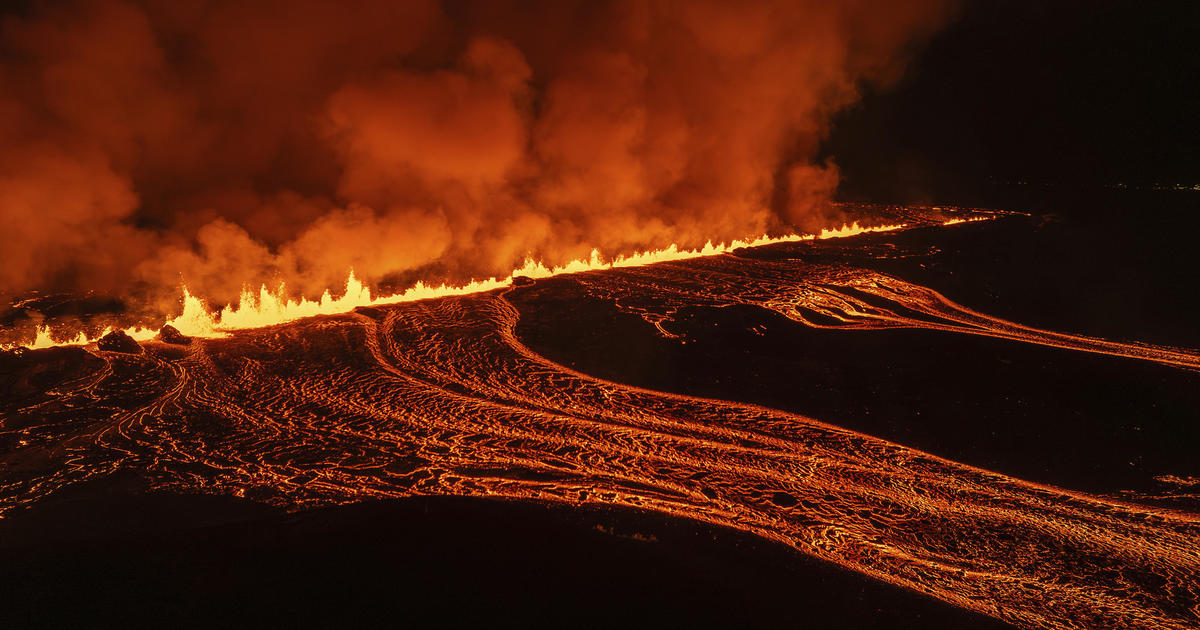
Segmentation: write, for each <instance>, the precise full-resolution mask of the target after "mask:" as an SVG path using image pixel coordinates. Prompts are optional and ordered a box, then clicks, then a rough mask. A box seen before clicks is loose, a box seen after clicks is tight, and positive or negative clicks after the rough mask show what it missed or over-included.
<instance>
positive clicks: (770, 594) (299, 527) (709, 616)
mask: <svg viewBox="0 0 1200 630" xmlns="http://www.w3.org/2000/svg"><path fill="white" fill-rule="evenodd" d="M255 511H256V510H251V509H249V508H248V506H245V505H238V504H236V503H235V502H233V501H230V500H224V501H221V500H212V499H207V500H206V499H205V498H203V497H178V496H161V495H149V496H141V497H136V498H133V497H128V498H116V497H112V496H109V497H106V498H105V499H104V500H103V501H99V500H92V501H90V502H86V503H83V502H81V503H75V504H71V505H63V506H59V507H58V508H57V509H49V508H48V509H46V510H44V512H43V513H42V514H37V513H36V512H37V511H35V513H32V514H29V515H26V516H24V517H21V518H17V519H13V523H10V524H6V525H5V526H4V527H3V528H0V537H3V539H4V540H5V543H6V544H5V545H4V548H0V566H2V567H3V569H2V570H0V589H2V592H4V594H5V601H6V602H7V603H6V605H5V606H4V607H3V609H0V620H3V622H4V626H5V627H10V628H78V627H89V628H98V627H110V628H127V627H164V626H170V627H197V628H213V627H256V628H262V627H281V628H283V627H286V628H293V627H306V628H354V627H365V628H384V627H388V628H391V627H414V626H433V627H461V626H464V625H471V626H481V627H536V628H562V627H570V628H625V627H632V628H650V627H655V628H663V627H666V628H695V627H711V628H730V627H739V628H740V627H746V628H780V627H787V628H880V629H883V628H947V629H949V628H963V627H968V626H969V627H972V628H980V629H981V630H982V629H986V628H1003V627H1009V626H1008V625H1007V624H1004V623H1002V622H999V621H996V620H992V619H989V618H987V617H983V616H981V615H978V614H975V613H971V612H968V611H965V610H962V609H959V608H956V607H952V606H948V605H945V604H943V603H941V602H938V601H937V600H934V599H932V598H929V597H925V596H922V595H919V594H916V593H913V592H911V591H907V590H904V589H899V588H896V587H892V586H890V585H886V584H883V583H881V582H876V581H874V580H869V579H864V578H862V577H860V576H858V575H855V574H854V573H852V572H849V571H845V570H842V569H839V568H837V567H834V566H832V565H829V564H826V563H822V562H819V561H816V560H812V559H809V558H806V557H805V556H802V555H800V554H797V553H795V551H794V550H791V549H789V548H787V547H784V546H781V545H778V544H774V543H770V542H767V541H764V540H762V539H760V538H758V537H755V536H749V535H746V534H743V533H739V532H736V531H732V530H728V529H724V528H715V527H709V526H704V525H701V524H698V523H695V522H691V521H684V520H678V519H668V518H665V517H660V516H655V515H653V514H646V513H640V512H633V511H630V510H621V509H618V510H594V509H574V508H565V507H555V506H549V505H537V504H529V503H522V502H511V501H496V500H486V499H470V498H461V497H459V498H451V497H418V498H411V499H400V500H394V501H386V502H368V503H364V504H358V505H349V506H343V507H331V508H321V509H316V510H311V511H306V512H301V513H298V514H293V515H284V514H267V515H261V514H259V515H257V516H256V515H254V512H255ZM54 512H56V513H54ZM221 516H224V517H226V518H238V519H245V520H239V521H238V522H233V523H226V524H223V525H209V526H206V527H188V526H186V525H185V523H184V521H186V520H188V519H191V518H197V519H201V520H210V521H211V520H212V519H214V518H221ZM31 526H32V527H35V528H37V529H43V528H51V529H54V530H56V531H55V532H54V535H56V536H59V537H58V538H52V537H50V536H48V535H46V534H45V533H44V532H38V531H32V530H31V529H29V528H30V527H31ZM97 528H98V529H100V530H102V531H104V530H106V531H104V533H101V534H97V535H95V536H93V535H91V532H92V530H95V529H97ZM122 529H124V530H126V531H125V533H118V532H119V531H120V530H122ZM21 530H24V531H21ZM18 532H20V533H18ZM62 537H66V539H64V538H62ZM22 538H24V539H25V540H22ZM35 539H40V540H39V542H37V543H32V542H30V541H31V540H35Z"/></svg>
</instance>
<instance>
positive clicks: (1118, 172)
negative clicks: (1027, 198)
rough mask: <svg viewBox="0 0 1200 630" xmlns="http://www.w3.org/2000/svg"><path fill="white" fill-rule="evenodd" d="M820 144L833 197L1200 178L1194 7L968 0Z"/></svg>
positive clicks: (924, 195)
mask: <svg viewBox="0 0 1200 630" xmlns="http://www.w3.org/2000/svg"><path fill="white" fill-rule="evenodd" d="M960 10H961V13H960V16H959V19H958V20H956V21H955V22H953V23H952V24H951V25H950V26H949V27H948V28H946V29H944V30H943V31H942V32H941V33H939V34H938V35H936V36H935V37H934V38H933V39H932V40H931V41H930V42H929V44H928V45H927V46H926V47H925V48H923V49H922V50H921V51H920V52H919V53H918V54H917V56H916V57H915V60H914V62H913V63H912V64H911V65H910V66H909V68H908V72H907V73H906V75H905V76H904V77H903V79H902V80H901V81H900V82H899V83H898V84H897V85H895V86H894V87H892V88H890V89H885V90H883V91H880V90H868V91H867V94H866V97H865V98H864V100H863V101H862V103H861V104H859V106H857V107H855V108H853V109H851V110H849V111H847V112H845V113H843V114H842V115H841V116H840V117H839V118H838V119H837V120H836V128H835V130H834V131H833V133H832V135H831V137H830V138H829V139H828V141H827V142H826V144H825V147H824V148H825V151H826V152H828V153H829V154H832V155H833V156H835V159H836V161H837V163H838V165H839V167H840V168H841V172H842V175H843V182H842V194H843V195H845V196H849V197H867V198H873V199H878V200H891V201H938V202H947V201H953V200H956V199H959V200H962V201H963V202H976V203H980V202H984V201H986V198H981V197H986V193H987V191H989V190H995V189H996V187H998V186H1005V185H1011V184H1020V183H1021V182H1025V183H1026V185H1033V186H1050V187H1075V188H1080V187H1103V186H1112V185H1118V184H1126V185H1130V186H1150V185H1155V184H1159V185H1171V186H1173V185H1178V184H1182V185H1188V186H1191V185H1196V184H1200V152H1198V150H1197V147H1198V146H1200V124H1198V123H1197V118H1196V115H1197V111H1198V109H1200V108H1198V106H1200V43H1198V42H1200V4H1197V3H1195V2H1121V1H1112V0H1102V1H1098V2H1097V1H1091V2H1074V1H1066V2H1064V1H1058V2H1017V1H1005V0H976V1H972V2H966V3H963V4H962V5H961V8H960Z"/></svg>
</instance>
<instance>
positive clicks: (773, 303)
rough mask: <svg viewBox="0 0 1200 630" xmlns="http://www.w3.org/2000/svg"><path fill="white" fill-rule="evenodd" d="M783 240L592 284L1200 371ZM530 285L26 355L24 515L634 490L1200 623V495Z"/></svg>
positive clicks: (1007, 585) (1075, 608) (881, 555)
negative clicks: (731, 380)
mask: <svg viewBox="0 0 1200 630" xmlns="http://www.w3.org/2000/svg"><path fill="white" fill-rule="evenodd" d="M780 247H782V248H786V247H789V246H787V245H783V246H780ZM763 258H764V257H762V256H758V257H751V256H749V255H738V254H736V253H735V254H727V255H723V256H712V257H706V258H695V259H691V260H685V261H675V262H666V263H662V264H658V265H652V266H643V267H630V268H623V269H609V270H605V271H598V272H590V273H583V274H578V275H575V276H573V277H572V279H571V281H572V282H577V283H579V284H580V285H582V286H583V287H584V288H585V289H586V290H587V292H588V293H589V294H590V295H593V296H595V297H597V298H599V299H603V300H609V301H611V302H612V303H614V304H616V306H617V307H618V308H621V309H625V310H626V311H628V312H635V313H638V314H639V315H641V316H642V317H644V318H645V319H646V320H647V321H648V322H650V324H654V325H658V326H660V329H664V330H665V328H663V327H664V324H665V323H667V322H668V320H669V318H670V317H671V314H672V313H673V312H676V311H677V310H678V309H680V308H684V307H688V306H715V307H721V306H731V305H747V304H748V305H756V306H760V307H762V308H766V309H771V310H774V311H777V312H779V313H782V314H784V315H786V316H788V317H789V318H791V319H792V320H793V321H795V322H797V325H808V326H822V327H842V328H881V327H920V328H929V329H936V330H942V331H947V332H948V333H956V334H978V335H989V336H994V337H1002V338H1005V339H1010V340H1015V341H1020V342H1030V343H1037V344H1046V345H1052V346H1057V347H1063V348H1070V349H1074V350H1079V351H1086V352H1097V353H1105V354H1111V355H1119V356H1123V357H1130V358H1133V359H1138V360H1147V361H1154V362H1158V363H1162V364H1165V365H1169V366H1176V367H1180V368H1184V369H1195V368H1197V367H1200V354H1197V353H1196V352H1192V351H1187V350H1182V349H1174V348H1164V347H1156V346H1148V345H1131V344H1118V343H1113V342H1108V341H1103V340H1099V339H1091V338H1086V337H1082V336H1077V335H1066V334H1059V333H1052V332H1046V331H1041V330H1037V329H1033V328H1029V327H1025V326H1021V325H1018V324H1014V323H1010V322H1006V321H1003V320H999V319H996V318H993V317H989V316H986V315H983V314H980V313H976V312H974V311H971V310H969V309H967V308H964V307H962V306H959V305H957V304H955V303H954V302H952V301H950V300H949V299H947V298H945V297H943V296H942V295H940V294H938V293H936V292H934V291H932V290H930V289H927V288H923V287H919V286H915V285H913V284H910V283H907V282H904V281H901V280H899V279H897V278H894V277H890V276H887V275H883V274H880V273H877V272H874V271H870V270H867V269H863V268H857V267H852V266H849V265H845V264H823V265H818V264H811V263H800V262H798V261H796V260H793V259H789V258H787V257H786V256H783V257H777V258H775V259H771V260H765V259H763ZM520 290H522V289H520V288H505V289H497V290H494V291H491V292H484V293H477V294H472V295H462V296H452V297H446V298H441V299H437V300H427V301H422V302H411V303H405V304H395V305H388V306H373V307H364V308H359V309H357V310H356V311H355V312H353V313H347V314H342V315H332V316H326V317H316V318H310V319H305V320H300V321H295V322H292V323H289V324H285V325H280V326H274V327H268V328H259V329H253V330H246V331H241V332H237V333H233V334H230V335H228V336H227V337H224V338H217V339H201V340H193V341H192V342H191V343H190V344H189V345H186V346H185V345H171V344H166V343H157V342H156V343H148V344H145V345H144V347H143V351H142V352H140V353H117V352H103V351H98V350H97V351H95V352H87V351H86V350H84V349H81V348H55V349H50V350H44V351H38V352H25V353H21V354H17V355H12V356H11V357H10V358H9V359H6V360H8V361H11V362H13V363H14V364H17V363H21V362H26V363H28V365H27V366H26V369H28V370H33V367H30V366H33V365H34V364H35V363H36V364H37V365H39V366H42V367H41V369H40V371H39V372H38V375H39V378H38V379H32V378H30V379H25V380H24V381H22V382H21V383H19V384H18V386H15V387H14V388H13V391H15V392H18V394H19V395H13V396H10V397H8V399H6V400H5V401H4V402H3V403H2V404H3V407H0V409H3V422H4V424H3V428H4V430H3V432H2V433H0V452H3V453H5V454H4V455H0V510H3V512H0V513H15V512H17V511H19V510H20V509H21V508H22V507H24V506H28V505H31V504H33V503H35V502H37V501H39V500H41V499H44V498H46V497H48V496H51V495H54V494H55V493H57V492H59V491H61V490H63V489H65V488H67V487H68V486H72V485H74V484H78V483H80V482H83V481H87V480H98V479H103V478H105V477H108V476H110V475H113V474H115V473H122V474H125V475H134V476H138V477H141V478H143V479H144V480H145V482H146V483H147V484H148V485H149V487H151V488H153V489H157V490H162V491H174V492H184V493H189V492H206V493H218V494H233V495H238V496H245V497H248V498H253V499H255V500H259V501H267V502H271V503H273V504H276V505H280V506H284V507H288V508H291V509H302V508H305V507H310V506H316V505H322V504H334V503H347V502H353V501H357V500H362V499H366V498H372V497H397V496H406V495H415V494H419V495H435V494H436V495H469V496H485V497H504V498H511V499H525V500H535V501H555V502H562V503H568V504H619V505H624V506H634V507H638V508H642V509H646V510H655V511H658V512H662V513H666V514H671V515H677V516H680V517H684V518H690V519H698V520H701V521H706V522H710V523H715V524H719V525H723V526H728V527H733V528H737V529H740V530H744V531H748V532H753V533H755V534H757V535H761V536H763V537H765V538H768V539H771V540H776V541H780V542H782V543H785V544H788V545H791V546H793V547H795V548H796V549H798V550H800V551H801V552H803V553H807V554H811V555H813V556H816V557H818V558H822V559H825V560H828V561H831V562H835V563H837V564H839V565H842V566H845V567H848V568H850V569H853V570H856V571H859V572H861V573H864V574H866V575H870V576H873V577H875V578H878V579H882V580H886V581H888V582H891V583H894V584H897V585H901V586H904V587H908V588H911V589H915V590H917V591H921V592H924V593H928V594H930V595H933V596H935V597H938V598H941V599H943V600H945V601H948V602H951V603H953V604H956V605H959V606H963V607H966V608H969V609H973V610H977V611H981V612H983V613H985V614H990V615H994V616H997V617H1000V618H1003V619H1005V620H1008V621H1010V622H1013V623H1016V624H1018V625H1022V626H1028V627H1047V628H1194V627H1196V626H1197V624H1198V623H1200V544H1197V541H1198V540H1200V516H1198V515H1194V514H1189V513H1186V512H1182V511H1176V510H1168V509H1162V508H1154V507H1149V506H1142V505H1136V504H1132V503H1124V502H1119V501H1115V500H1112V499H1108V498H1105V497H1098V496H1092V495H1088V494H1083V493H1078V492H1072V491H1069V490H1063V489H1059V488H1055V487H1050V486H1045V485H1039V484H1034V483H1029V482H1025V481H1021V480H1018V479H1014V478H1011V477H1008V476H1005V475H1001V474H997V473H994V472H990V471H987V470H982V469H979V468H974V467H971V466H967V465H964V464H959V463H955V462H952V461H948V460H945V459H942V458H939V457H936V456H933V455H930V454H926V453H923V452H920V451H917V450H914V449H912V448H908V447H905V446H902V445H899V444H895V443H891V442H888V441H885V440H881V439H878V438H874V437H871V436H868V435H863V434H861V433H856V432H853V431H849V430H845V429H841V428H838V427H835V426H831V425H828V424H824V423H822V422H819V421H817V420H814V419H811V418H807V417H803V416H800V415H795V414H790V413H784V412H781V411H776V410H772V409H767V408H763V407H758V406H753V405H749V404H740V403H731V402H725V401H719V400H710V399H703V398H695V397H687V396H681V395H675V394H668V393H662V392H655V391H649V390H645V389H639V388H636V387H632V386H628V385H623V384H620V383H616V382H610V381H606V380H601V379H598V378H595V377H592V376H589V375H587V374H583V373H580V372H577V371H574V370H571V369H569V368H567V367H564V366H562V365H559V364H557V363H555V362H553V361H550V360H548V359H546V358H545V357H543V356H541V355H539V354H537V353H535V352H534V351H533V350H531V349H530V348H529V347H527V346H526V345H525V344H523V343H522V342H521V341H520V340H519V339H518V338H517V336H516V333H515V329H516V325H517V322H518V321H519V319H520V312H519V311H518V310H517V308H516V307H515V306H514V305H513V302H510V301H509V299H508V295H509V294H510V293H511V292H513V291H520ZM650 324H648V325H650ZM564 325H569V323H565V324H564ZM797 351H801V349H797ZM22 365H24V364H22ZM581 570H586V569H581Z"/></svg>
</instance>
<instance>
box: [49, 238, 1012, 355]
mask: <svg viewBox="0 0 1200 630" xmlns="http://www.w3.org/2000/svg"><path fill="white" fill-rule="evenodd" d="M987 218H990V217H983V218H971V219H951V220H949V221H946V222H945V225H950V224H954V223H962V222H964V221H967V220H970V221H977V220H986V219H987ZM904 227H906V226H905V224H903V223H897V224H889V225H874V226H863V225H859V223H858V221H854V222H853V223H849V224H843V225H842V226H841V227H840V228H832V229H822V230H821V232H820V233H819V234H789V235H787V236H774V237H773V236H766V235H763V236H759V237H757V238H751V239H747V240H734V241H732V242H730V243H721V244H718V245H714V244H712V242H711V241H710V242H708V243H706V244H705V245H704V247H701V248H699V249H680V248H679V246H677V245H675V244H671V245H669V246H667V247H664V248H662V249H656V250H650V251H645V252H639V253H636V254H630V255H622V256H618V257H616V258H614V259H611V260H606V259H605V258H604V257H603V256H602V255H601V254H600V251H599V250H596V249H593V250H592V254H591V256H590V257H589V258H587V259H579V260H573V261H571V262H568V263H566V264H564V265H561V266H550V267H548V266H546V265H545V264H543V263H542V262H540V261H535V260H533V259H530V258H527V259H526V260H525V263H524V264H523V265H522V266H521V267H519V268H516V269H513V271H512V272H511V273H510V274H509V275H508V276H507V277H504V278H487V279H485V280H472V281H471V282H468V283H466V284H462V285H446V284H442V285H439V286H430V285H427V284H425V283H423V282H418V283H417V284H416V285H414V286H412V287H410V288H408V289H406V290H405V291H403V292H400V293H395V294H392V295H384V296H373V295H371V289H370V288H369V287H367V286H366V285H364V284H363V283H362V281H360V280H359V279H358V278H357V277H355V275H354V271H353V270H351V271H350V274H349V277H347V278H346V285H345V287H344V288H343V290H342V293H341V297H337V298H335V297H333V294H332V292H331V291H329V290H328V289H326V290H325V292H324V294H322V295H321V298H320V299H319V300H315V301H313V300H308V299H306V298H300V299H299V300H294V299H289V298H287V297H286V291H285V287H284V286H283V285H280V286H279V287H278V288H277V289H275V290H271V289H268V288H267V287H266V286H265V285H264V286H262V287H260V288H259V290H258V291H257V292H255V291H251V290H249V289H246V290H244V291H243V292H242V294H241V297H240V298H239V299H238V304H237V307H236V308H235V307H234V306H233V305H229V306H226V307H225V308H223V309H221V310H220V311H214V310H212V309H210V308H209V307H208V305H207V304H206V303H205V302H204V300H202V299H201V298H199V297H197V296H194V295H192V294H191V293H190V292H189V291H188V289H187V287H186V286H185V287H183V289H182V291H183V295H182V298H181V301H182V304H183V312H182V313H180V314H179V315H178V316H176V317H174V318H172V319H170V320H168V321H167V322H166V324H167V325H170V326H173V327H174V328H175V329H177V330H178V331H179V332H181V333H183V334H185V335H188V336H191V337H221V336H224V333H226V332H228V331H233V330H245V329H250V328H262V327H264V326H273V325H275V324H282V323H285V322H290V321H295V320H297V319H303V318H305V317H313V316H315V315H337V314H340V313H348V312H350V311H352V310H354V309H355V308H357V307H359V306H377V305H384V304H398V303H401V302H413V301H417V300H426V299H431V298H439V297H446V296H452V295H464V294H467V293H479V292H483V291H491V290H494V289H500V288H503V287H507V286H510V285H511V284H512V282H513V278H515V277H519V276H523V277H527V278H549V277H551V276H557V275H562V274H571V273H580V272H584V271H595V270H599V269H611V268H619V267H636V266H641V265H651V264H655V263H661V262H668V261H673V260H685V259H688V258H699V257H703V256H716V255H719V254H725V253H728V252H731V251H733V250H735V249H740V248H743V247H758V246H760V245H771V244H774V243H787V242H796V241H806V240H821V239H829V238H842V237H848V236H856V235H859V234H867V233H871V232H890V231H894V230H899V229H902V228H904ZM111 330H112V329H111V328H106V329H104V330H103V331H102V332H101V333H100V334H99V335H98V336H96V337H93V338H88V337H87V336H86V335H85V334H84V333H82V332H81V333H79V334H78V335H77V336H75V337H74V338H72V339H69V340H56V339H55V338H54V337H53V336H52V330H51V327H50V326H40V327H38V329H37V337H36V338H35V339H34V342H33V343H32V344H27V346H26V347H29V348H32V349H38V348H49V347H54V346H67V345H87V344H89V343H93V342H95V341H97V340H98V339H99V338H100V337H103V336H104V335H105V334H107V333H109V332H110V331H111ZM124 332H125V334H127V335H129V336H130V337H132V338H133V339H135V340H137V341H149V340H151V339H153V338H154V337H155V335H157V334H158V331H157V330H155V329H151V328H143V327H130V328H125V329H124Z"/></svg>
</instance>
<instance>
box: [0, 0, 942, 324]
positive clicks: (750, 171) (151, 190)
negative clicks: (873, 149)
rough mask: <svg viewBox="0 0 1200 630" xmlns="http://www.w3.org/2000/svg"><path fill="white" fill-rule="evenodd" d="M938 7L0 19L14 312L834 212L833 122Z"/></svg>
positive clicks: (669, 238)
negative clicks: (82, 293) (38, 303)
mask: <svg viewBox="0 0 1200 630" xmlns="http://www.w3.org/2000/svg"><path fill="white" fill-rule="evenodd" d="M948 13H949V7H948V5H947V2H946V1H944V0H911V1H904V2H867V1H845V2H836V3H835V2H825V1H804V0H790V1H770V0H761V1H751V2H737V3H731V2H723V1H712V2H705V1H688V2H682V1H681V2H673V1H668V0H663V1H654V0H645V1H631V2H620V1H616V2H611V1H610V2H598V1H586V2H569V1H553V2H551V1H546V2H528V1H526V2H470V1H466V2H444V3H441V2H435V1H432V0H429V1H410V2H393V1H372V0H362V1H357V2H342V3H331V2H324V1H307V0H288V1H277V2H272V1H266V2H252V3H247V2H234V1H228V2H226V1H220V0H214V1H202V0H192V1H187V0H185V1H182V2H181V1H175V0H161V1H159V0H147V1H145V2H120V1H114V0H92V1H87V0H84V1H73V2H47V3H44V4H39V3H34V4H32V5H30V6H28V7H26V8H25V9H24V10H22V11H21V12H20V13H19V14H14V15H9V16H7V17H4V18H3V21H2V23H0V242H2V243H3V252H4V253H3V264H2V265H0V294H9V295H12V294H19V293H21V292H27V291H30V290H39V289H40V290H45V289H54V290H69V291H79V290H85V289H97V290H104V291H112V292H117V293H119V294H124V295H133V294H137V295H144V296H148V297H147V298H146V299H147V300H149V301H151V303H153V304H157V305H158V307H159V308H161V309H162V310H163V311H171V310H174V309H175V308H177V306H176V303H175V302H174V300H175V299H176V296H177V294H178V288H179V285H180V284H181V283H183V282H186V283H187V285H188V286H189V288H190V289H191V290H192V291H193V292H194V293H197V294H200V295H203V296H205V297H207V298H208V299H210V300H211V301H212V302H214V303H217V304H219V303H224V302H228V301H230V300H233V299H234V298H235V296H236V295H237V293H238V291H240V289H241V288H242V287H243V286H244V285H245V284H251V285H254V286H257V284H259V283H262V282H266V283H268V284H271V285H274V284H277V283H278V282H280V281H283V282H286V283H287V284H288V286H289V287H291V288H292V290H293V291H295V292H297V293H303V294H306V295H310V296H312V295H315V294H319V293H320V291H322V290H323V289H325V288H326V287H330V286H332V287H336V286H338V285H339V284H340V283H341V282H342V281H344V279H345V277H346V272H347V270H348V269H349V268H351V267H353V268H354V269H355V270H356V271H357V272H358V274H359V275H360V276H361V277H364V278H365V279H367V280H369V281H372V282H377V283H378V282H388V281H389V280H390V281H396V279H397V278H405V279H408V280H413V279H417V278H424V279H427V280H433V281H440V280H447V279H448V280H462V279H466V278H467V277H472V276H476V277H478V276H487V275H493V274H497V273H505V272H507V271H508V270H510V269H511V268H512V267H513V266H514V265H515V264H518V263H519V262H520V261H521V259H523V258H524V257H525V256H528V255H532V256H534V257H537V258H541V259H543V260H546V261H549V262H562V261H565V260H567V259H570V258H575V257H580V256H585V255H586V254H587V253H588V252H589V251H590V250H591V248H593V247H599V248H601V249H602V250H603V251H605V252H609V253H618V252H627V251H631V250H639V249H645V248H651V247H661V246H664V245H666V244H669V243H671V242H678V243H680V244H684V245H692V246H695V245H700V244H703V242H704V241H706V240H708V239H718V240H719V239H729V238H739V237H745V236H748V235H751V234H757V233H762V232H767V231H777V232H778V231H782V230H785V229H791V228H793V227H794V228H799V229H813V228H814V227H819V226H820V225H823V224H825V223H827V222H828V221H829V220H831V218H832V217H830V216H829V215H828V213H829V210H828V206H827V202H828V200H829V197H830V195H831V194H832V191H833V190H834V188H835V187H836V185H837V169H836V165H834V164H833V163H814V161H813V156H814V155H815V154H816V151H817V147H818V144H819V142H820V140H821V138H822V137H823V134H824V133H825V132H826V130H827V125H828V120H829V118H830V116H831V115H832V114H833V113H834V112H836V111H837V110H839V109H840V108H843V107H846V106H848V105H850V104H852V103H853V102H854V101H855V100H856V97H857V91H858V87H859V86H860V85H861V84H862V83H863V82H887V81H890V80H893V79H894V78H895V77H896V76H897V75H898V73H899V72H900V70H901V68H902V67H903V63H904V60H905V57H906V55H907V54H908V52H909V51H910V50H911V48H912V46H914V45H917V44H919V43H920V41H921V40H922V39H923V38H925V37H926V36H928V35H929V34H930V33H931V32H932V31H933V30H934V29H935V28H937V27H938V26H940V25H941V24H942V23H943V22H944V21H945V19H946V18H947V16H948Z"/></svg>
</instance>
